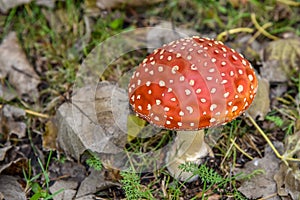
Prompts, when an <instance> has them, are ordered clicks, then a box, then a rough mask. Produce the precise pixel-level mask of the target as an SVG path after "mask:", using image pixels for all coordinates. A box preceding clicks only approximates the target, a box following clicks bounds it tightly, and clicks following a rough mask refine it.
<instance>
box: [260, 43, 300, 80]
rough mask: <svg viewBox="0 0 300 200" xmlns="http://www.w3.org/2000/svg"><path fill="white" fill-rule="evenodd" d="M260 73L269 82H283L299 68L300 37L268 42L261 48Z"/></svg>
mask: <svg viewBox="0 0 300 200" xmlns="http://www.w3.org/2000/svg"><path fill="white" fill-rule="evenodd" d="M262 60H263V67H262V68H261V75H262V77H263V78H266V79H267V80H269V81H270V82H285V81H287V80H289V79H290V77H291V76H294V75H296V76H297V75H298V73H299V70H300V65H299V63H300V39H299V38H289V39H280V40H276V41H272V42H270V43H269V44H268V45H267V46H266V47H265V48H264V50H263V55H262Z"/></svg>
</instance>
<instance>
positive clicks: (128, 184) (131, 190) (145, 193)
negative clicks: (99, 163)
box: [120, 169, 154, 199]
mask: <svg viewBox="0 0 300 200" xmlns="http://www.w3.org/2000/svg"><path fill="white" fill-rule="evenodd" d="M120 175H121V176H122V177H123V178H122V179H121V180H120V182H121V183H122V184H123V186H122V188H123V189H124V191H125V194H126V198H127V199H154V198H153V196H152V194H151V191H150V190H148V189H147V190H144V189H143V185H141V183H140V177H139V176H138V175H137V173H136V172H134V170H132V169H129V170H128V171H121V173H120Z"/></svg>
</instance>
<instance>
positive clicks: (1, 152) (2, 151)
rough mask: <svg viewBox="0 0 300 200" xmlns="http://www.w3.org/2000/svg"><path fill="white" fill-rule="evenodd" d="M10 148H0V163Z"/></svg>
mask: <svg viewBox="0 0 300 200" xmlns="http://www.w3.org/2000/svg"><path fill="white" fill-rule="evenodd" d="M11 148H12V146H8V147H2V148H0V161H3V160H4V158H5V155H6V152H7V151H8V150H9V149H11Z"/></svg>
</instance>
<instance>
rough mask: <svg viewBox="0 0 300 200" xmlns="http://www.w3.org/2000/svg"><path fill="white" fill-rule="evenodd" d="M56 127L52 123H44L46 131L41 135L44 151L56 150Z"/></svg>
mask: <svg viewBox="0 0 300 200" xmlns="http://www.w3.org/2000/svg"><path fill="white" fill-rule="evenodd" d="M57 131H58V130H57V127H56V125H55V124H54V121H52V120H49V121H48V122H47V123H46V130H45V132H44V134H43V148H44V149H46V150H56V139H57Z"/></svg>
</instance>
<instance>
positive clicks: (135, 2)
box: [89, 0, 163, 9]
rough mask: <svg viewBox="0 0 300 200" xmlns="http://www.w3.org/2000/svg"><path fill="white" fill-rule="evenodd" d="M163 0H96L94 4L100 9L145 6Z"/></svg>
mask: <svg viewBox="0 0 300 200" xmlns="http://www.w3.org/2000/svg"><path fill="white" fill-rule="evenodd" d="M89 1H90V2H91V1H95V0H89ZM162 1H163V0H110V1H107V0H96V5H97V7H99V8H100V9H112V8H116V7H119V6H122V5H123V6H124V5H125V6H146V5H150V4H155V3H159V2H162Z"/></svg>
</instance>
